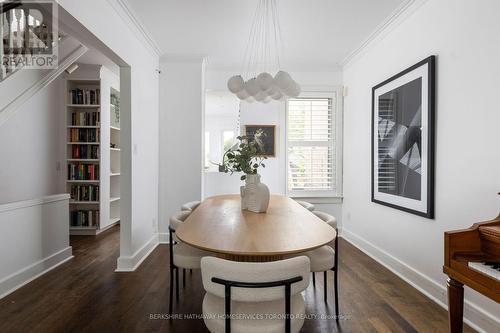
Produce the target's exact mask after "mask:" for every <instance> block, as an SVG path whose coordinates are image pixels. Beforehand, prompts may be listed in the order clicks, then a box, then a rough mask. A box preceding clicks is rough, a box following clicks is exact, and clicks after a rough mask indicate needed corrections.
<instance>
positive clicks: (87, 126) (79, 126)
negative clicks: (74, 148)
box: [68, 125, 100, 128]
mask: <svg viewBox="0 0 500 333" xmlns="http://www.w3.org/2000/svg"><path fill="white" fill-rule="evenodd" d="M99 127H100V126H90V125H68V128H99Z"/></svg>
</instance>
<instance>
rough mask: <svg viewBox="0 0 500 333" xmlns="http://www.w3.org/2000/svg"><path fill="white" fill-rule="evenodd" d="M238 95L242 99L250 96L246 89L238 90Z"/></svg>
mask: <svg viewBox="0 0 500 333" xmlns="http://www.w3.org/2000/svg"><path fill="white" fill-rule="evenodd" d="M236 96H237V97H238V98H239V99H241V100H246V99H247V98H248V97H250V95H249V94H248V93H247V91H246V90H245V89H242V90H241V91H238V92H237V93H236Z"/></svg>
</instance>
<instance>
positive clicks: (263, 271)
mask: <svg viewBox="0 0 500 333" xmlns="http://www.w3.org/2000/svg"><path fill="white" fill-rule="evenodd" d="M201 275H202V279H203V287H204V288H205V290H206V291H207V292H208V293H211V294H213V295H215V296H218V297H221V298H224V296H225V293H224V286H223V285H221V284H217V283H214V282H212V278H219V279H223V280H229V281H237V282H247V283H265V282H275V281H283V280H287V279H291V278H295V277H299V276H300V277H302V281H299V282H296V283H293V284H292V285H291V295H292V296H293V295H295V294H298V293H300V292H302V291H303V290H305V289H306V288H307V286H308V285H309V276H310V263H309V258H307V257H306V256H300V257H295V258H292V259H287V260H280V261H273V262H262V263H260V262H257V263H254V262H237V261H229V260H224V259H219V258H215V257H203V258H202V259H201ZM284 297H285V288H284V286H279V287H267V288H238V287H234V288H231V299H232V300H234V301H240V302H266V301H273V300H279V299H284Z"/></svg>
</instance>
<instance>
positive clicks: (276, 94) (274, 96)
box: [271, 90, 283, 101]
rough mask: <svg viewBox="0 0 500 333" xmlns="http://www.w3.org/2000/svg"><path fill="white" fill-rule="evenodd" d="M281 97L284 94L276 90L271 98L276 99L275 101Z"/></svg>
mask: <svg viewBox="0 0 500 333" xmlns="http://www.w3.org/2000/svg"><path fill="white" fill-rule="evenodd" d="M281 97H283V94H282V93H281V91H279V90H278V91H276V92H275V93H274V94H273V95H271V98H272V99H274V100H275V101H278V100H280V99H281Z"/></svg>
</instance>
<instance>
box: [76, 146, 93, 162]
mask: <svg viewBox="0 0 500 333" xmlns="http://www.w3.org/2000/svg"><path fill="white" fill-rule="evenodd" d="M71 158H72V159H95V160H97V159H99V146H97V145H73V146H72V147H71Z"/></svg>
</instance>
